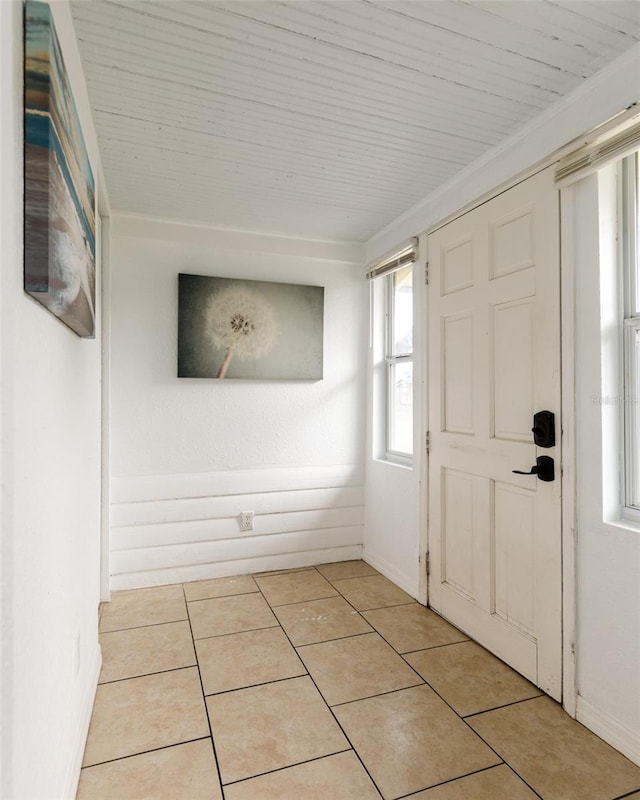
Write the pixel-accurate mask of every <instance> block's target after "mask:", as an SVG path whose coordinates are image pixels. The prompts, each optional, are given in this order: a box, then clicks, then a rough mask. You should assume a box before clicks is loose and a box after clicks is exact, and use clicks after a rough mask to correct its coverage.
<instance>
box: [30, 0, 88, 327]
mask: <svg viewBox="0 0 640 800" xmlns="http://www.w3.org/2000/svg"><path fill="white" fill-rule="evenodd" d="M24 54H25V56H24V58H25V63H24V84H25V85H24V143H25V147H24V173H25V175H24V183H25V185H24V188H25V192H24V288H25V291H26V292H27V293H28V294H30V295H31V296H32V297H34V298H35V299H36V300H38V301H39V302H40V303H42V305H43V306H45V307H46V308H48V309H49V311H50V312H51V313H52V314H54V315H55V316H56V317H58V318H59V319H60V320H62V322H64V323H65V324H66V325H68V326H69V327H70V328H71V329H72V330H74V331H75V332H76V333H77V334H78V335H79V336H83V337H92V336H94V334H95V295H96V268H95V253H96V214H95V182H94V177H93V172H92V170H91V163H90V161H89V156H88V154H87V149H86V146H85V142H84V138H83V136H82V128H81V126H80V120H79V118H78V113H77V110H76V105H75V102H74V99H73V94H72V92H71V86H70V84H69V77H68V74H67V71H66V69H65V64H64V59H63V57H62V52H61V50H60V43H59V41H58V37H57V35H56V30H55V26H54V22H53V18H52V14H51V9H50V8H49V6H48V5H47V4H46V3H39V2H33V1H32V0H27V2H26V3H25V48H24Z"/></svg>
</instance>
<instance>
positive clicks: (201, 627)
mask: <svg viewBox="0 0 640 800" xmlns="http://www.w3.org/2000/svg"><path fill="white" fill-rule="evenodd" d="M189 617H190V619H191V627H192V628H193V638H194V639H203V638H204V637H205V636H222V635H223V634H225V633H240V632H241V631H250V630H256V629H258V628H269V627H271V626H273V625H277V624H278V620H277V619H276V618H275V617H274V616H273V612H272V611H271V609H270V608H269V606H268V605H267V604H266V602H265V600H264V597H262V595H260V594H241V595H237V596H235V597H217V598H214V599H213V600H196V601H195V602H193V603H189Z"/></svg>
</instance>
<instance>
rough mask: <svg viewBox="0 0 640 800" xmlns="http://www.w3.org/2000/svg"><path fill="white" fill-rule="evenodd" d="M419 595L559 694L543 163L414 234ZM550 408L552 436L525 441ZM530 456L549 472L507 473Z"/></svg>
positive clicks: (551, 315)
mask: <svg viewBox="0 0 640 800" xmlns="http://www.w3.org/2000/svg"><path fill="white" fill-rule="evenodd" d="M428 251H429V264H430V269H429V272H430V276H431V277H430V285H429V301H428V315H429V427H430V432H431V455H430V464H429V551H430V562H431V577H430V579H429V598H430V605H432V606H433V608H435V609H436V610H437V611H439V612H440V613H441V614H442V615H443V616H444V617H446V618H447V619H449V620H450V621H451V622H453V623H454V624H455V625H457V626H459V627H460V628H462V629H463V630H464V631H465V632H466V633H467V634H468V635H469V636H471V637H472V638H473V639H475V640H476V641H478V642H480V644H482V645H484V646H485V647H486V648H487V649H489V650H491V651H492V652H493V653H495V654H496V655H497V656H498V657H499V658H501V659H502V660H504V661H506V662H507V663H508V664H510V665H511V666H512V667H514V669H516V670H517V671H518V672H520V673H521V674H522V675H524V676H526V677H527V678H528V679H529V680H531V681H532V682H533V683H535V684H536V685H537V686H539V687H540V688H541V689H543V690H544V691H545V692H547V693H548V694H550V695H551V696H552V697H555V698H556V699H558V700H559V699H560V696H561V674H562V636H561V632H562V627H561V608H562V603H561V599H562V598H561V586H562V584H561V567H562V565H561V494H560V446H559V444H560V442H559V440H560V277H559V259H560V245H559V196H558V191H557V189H556V188H555V187H554V182H553V173H552V170H551V169H546V170H544V171H543V172H540V173H538V174H537V175H535V176H533V177H532V178H529V179H528V180H526V181H524V182H522V183H520V184H518V185H517V186H515V187H513V188H512V189H510V190H508V191H506V192H504V193H503V194H501V195H499V196H497V197H495V198H493V199H492V200H490V201H488V202H486V203H484V204H483V205H481V206H479V207H478V208H476V209H474V210H473V211H470V212H469V213H467V214H464V215H463V216H461V217H459V218H458V219H456V220H454V221H453V222H451V223H449V224H448V225H446V226H444V227H443V228H441V229H439V230H438V231H436V232H435V233H433V234H431V235H430V236H429V239H428ZM542 410H548V411H551V412H553V414H554V415H555V423H556V446H554V447H551V448H548V449H543V448H539V447H536V446H535V445H534V442H533V434H532V431H531V429H532V426H533V414H534V413H535V412H537V411H542ZM537 456H548V457H550V458H552V459H553V460H554V464H555V480H554V481H552V482H545V481H542V480H540V479H539V478H538V477H537V476H536V475H527V476H525V475H516V474H514V473H513V470H514V469H518V470H523V471H526V470H529V469H530V468H531V466H532V465H534V464H536V457H537Z"/></svg>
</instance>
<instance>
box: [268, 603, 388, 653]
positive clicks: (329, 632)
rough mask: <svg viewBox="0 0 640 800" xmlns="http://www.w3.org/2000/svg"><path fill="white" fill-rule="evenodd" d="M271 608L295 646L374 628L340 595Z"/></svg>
mask: <svg viewBox="0 0 640 800" xmlns="http://www.w3.org/2000/svg"><path fill="white" fill-rule="evenodd" d="M273 611H274V614H275V615H276V617H277V618H278V621H279V622H280V624H281V625H282V627H283V628H284V629H285V631H286V632H287V636H289V638H290V639H291V641H292V642H293V644H294V645H295V646H296V647H299V646H301V645H304V644H314V643H315V642H326V641H328V640H329V639H340V638H342V637H344V636H355V635H356V634H358V633H369V632H371V631H372V630H373V628H372V627H371V625H369V623H368V622H365V620H364V619H363V618H362V617H361V616H360V614H358V612H357V611H355V610H354V609H353V607H352V606H350V605H349V603H347V601H346V600H344V599H343V598H342V597H328V598H326V599H325V600H310V601H309V602H307V603H295V604H294V605H290V606H279V607H277V608H274V610H273Z"/></svg>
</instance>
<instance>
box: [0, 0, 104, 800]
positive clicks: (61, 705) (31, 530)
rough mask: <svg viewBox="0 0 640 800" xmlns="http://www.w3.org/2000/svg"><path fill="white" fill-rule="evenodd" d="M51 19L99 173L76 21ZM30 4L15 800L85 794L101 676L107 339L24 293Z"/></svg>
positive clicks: (0, 113)
mask: <svg viewBox="0 0 640 800" xmlns="http://www.w3.org/2000/svg"><path fill="white" fill-rule="evenodd" d="M54 18H55V22H56V27H57V30H58V35H59V38H60V41H61V44H62V50H63V53H64V55H65V60H66V63H67V68H68V70H69V73H70V78H71V82H72V85H73V88H74V92H75V95H76V102H77V105H78V111H79V114H80V117H81V120H82V121H83V125H84V130H85V138H86V141H87V146H88V149H89V152H90V155H91V157H92V159H93V163H94V164H97V147H96V141H95V137H94V135H93V129H92V127H91V120H90V117H89V112H88V103H87V100H86V94H85V91H84V83H83V78H82V72H81V68H80V62H79V56H78V53H77V50H76V43H75V38H74V34H73V28H72V22H71V15H70V12H69V9H68V7H67V5H66V4H56V5H55V7H54ZM21 41H22V4H21V3H0V81H1V83H0V102H1V108H0V119H1V121H2V126H1V129H2V133H1V136H2V139H1V151H0V157H1V162H0V164H1V171H0V192H1V202H2V205H1V208H0V231H1V239H0V246H1V261H2V276H1V289H0V299H1V302H2V313H1V343H2V351H1V376H2V385H1V392H0V402H1V404H2V448H1V450H2V455H1V457H2V494H1V499H2V506H1V508H2V545H1V546H2V576H1V584H2V667H1V669H2V674H1V692H2V695H1V699H2V776H1V784H0V795H1V796H2V797H3V798H7V800H13V799H14V798H15V800H35V799H36V798H38V799H39V800H40V799H42V800H45V799H46V800H51V798H67V797H73V796H74V795H75V787H76V783H77V779H78V776H79V769H80V760H81V757H82V751H83V748H84V741H85V736H86V731H87V727H88V722H89V715H90V712H91V706H92V702H93V696H94V691H95V686H96V683H97V676H98V670H99V666H100V652H99V648H98V635H97V609H98V577H99V558H98V553H99V522H100V516H99V515H100V337H99V335H98V337H97V338H96V339H95V340H83V339H80V338H78V337H77V336H76V335H75V334H74V333H73V332H72V331H71V330H69V329H68V328H67V327H65V326H64V325H63V324H62V323H61V322H59V321H58V320H57V319H55V318H54V317H53V316H52V315H51V314H50V313H49V312H48V311H46V309H44V307H42V306H41V305H40V304H39V303H37V302H35V301H34V300H33V299H31V298H30V297H28V296H27V295H26V294H25V293H24V291H23V288H22V63H21V58H22V52H21V51H22V46H21Z"/></svg>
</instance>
